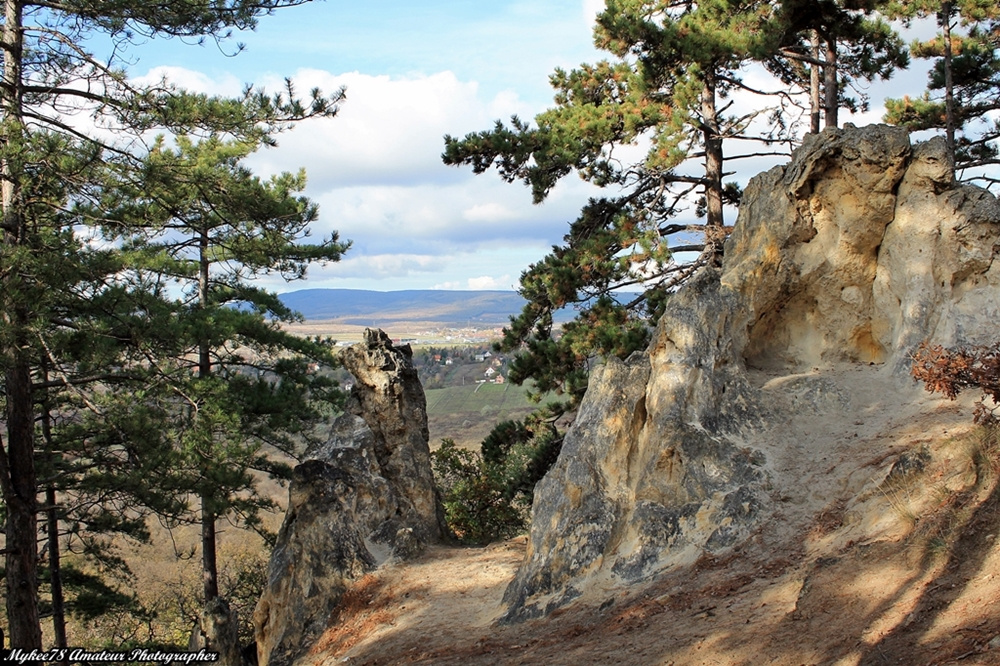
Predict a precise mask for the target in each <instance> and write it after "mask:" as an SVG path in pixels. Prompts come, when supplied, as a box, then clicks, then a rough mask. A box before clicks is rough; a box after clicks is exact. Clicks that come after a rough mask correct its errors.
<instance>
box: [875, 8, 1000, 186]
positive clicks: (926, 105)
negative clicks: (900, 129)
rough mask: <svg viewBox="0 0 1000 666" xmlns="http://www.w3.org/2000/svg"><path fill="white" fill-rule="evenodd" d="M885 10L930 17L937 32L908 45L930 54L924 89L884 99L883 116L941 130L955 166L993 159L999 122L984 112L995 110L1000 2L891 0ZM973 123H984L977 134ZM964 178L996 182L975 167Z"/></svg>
mask: <svg viewBox="0 0 1000 666" xmlns="http://www.w3.org/2000/svg"><path fill="white" fill-rule="evenodd" d="M888 11H889V12H890V14H891V15H892V16H895V17H898V18H902V19H904V20H907V21H912V20H914V19H922V18H930V17H934V18H935V19H936V21H937V24H938V27H939V29H940V32H939V34H938V35H937V36H936V37H935V38H934V39H931V40H928V41H923V42H921V41H919V40H917V41H914V42H913V44H912V45H911V46H910V49H911V51H912V52H913V54H914V55H915V56H916V57H918V58H933V59H935V62H934V66H933V68H932V69H931V72H930V74H929V82H928V89H929V90H928V91H927V92H926V93H925V94H924V95H923V96H921V97H918V98H910V97H909V96H907V97H904V98H902V99H889V100H886V115H885V120H886V121H887V122H890V123H892V124H895V125H902V126H905V127H907V128H909V129H912V130H924V129H943V130H944V133H945V142H946V144H947V146H948V150H949V152H950V153H951V155H952V156H953V158H954V162H955V167H956V169H959V170H965V169H977V168H978V167H983V166H987V165H990V164H996V163H997V162H998V159H997V155H998V152H1000V151H998V146H997V144H996V143H995V142H996V141H997V139H1000V124H998V123H997V122H996V121H990V120H989V114H991V113H992V112H995V111H997V110H998V109H1000V101H998V99H1000V98H998V91H1000V53H998V46H1000V41H998V35H1000V6H998V5H997V4H996V3H995V2H987V1H986V0H894V1H893V2H891V3H890V4H889V8H888ZM962 29H964V32H963V30H962ZM932 95H933V96H932ZM976 123H982V124H983V125H984V127H983V128H982V129H981V130H980V131H979V133H978V134H976V133H975V130H974V129H973V126H974V125H975V124H976ZM970 180H982V181H985V182H986V183H989V184H992V183H995V182H998V181H997V180H996V179H994V178H992V177H990V176H988V175H983V174H981V173H979V172H978V171H977V172H974V173H973V174H972V176H971V178H970Z"/></svg>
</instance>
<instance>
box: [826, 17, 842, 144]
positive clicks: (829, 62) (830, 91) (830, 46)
mask: <svg viewBox="0 0 1000 666" xmlns="http://www.w3.org/2000/svg"><path fill="white" fill-rule="evenodd" d="M823 92H824V94H825V102H826V104H825V108H824V120H825V121H826V122H825V124H824V127H837V110H838V109H839V108H840V90H839V87H838V85H837V39H836V38H835V37H827V38H826V65H825V66H824V67H823Z"/></svg>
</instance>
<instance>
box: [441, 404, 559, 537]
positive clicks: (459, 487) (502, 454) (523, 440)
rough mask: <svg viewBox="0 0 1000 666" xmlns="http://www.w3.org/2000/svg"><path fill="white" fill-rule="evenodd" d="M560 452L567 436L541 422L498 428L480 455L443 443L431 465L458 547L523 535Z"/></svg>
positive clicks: (537, 420) (502, 423)
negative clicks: (541, 486) (536, 494)
mask: <svg viewBox="0 0 1000 666" xmlns="http://www.w3.org/2000/svg"><path fill="white" fill-rule="evenodd" d="M561 446H562V436H561V435H560V434H559V433H558V432H557V431H556V429H555V428H554V427H553V426H552V425H551V424H549V423H545V422H544V421H541V420H539V419H537V418H534V419H528V420H527V421H523V422H522V421H503V422H501V423H499V424H497V426H496V427H495V428H494V429H493V431H492V432H491V433H490V435H489V436H488V437H487V438H486V439H485V440H484V441H483V443H482V445H481V447H480V450H479V451H478V452H477V451H471V450H468V449H463V448H460V447H458V446H456V445H455V442H454V441H452V440H448V439H446V440H444V441H442V443H441V447H440V448H438V449H437V450H436V451H432V452H431V465H432V467H433V470H434V477H435V481H436V482H437V484H438V487H439V489H440V490H441V498H442V504H443V505H444V510H445V520H446V521H447V523H448V526H449V528H450V529H451V530H452V532H453V533H454V534H455V536H456V537H457V538H458V539H459V541H461V542H463V543H469V544H486V543H490V542H491V541H498V540H502V539H508V538H510V537H512V536H516V535H517V534H520V533H521V532H523V531H524V529H525V528H526V527H527V521H528V514H529V511H530V508H531V501H532V495H533V493H534V488H535V484H536V483H537V482H538V481H540V480H541V478H542V477H543V476H545V472H547V471H548V469H549V468H550V467H551V466H552V463H554V462H555V459H556V457H557V456H558V455H559V449H560V448H561Z"/></svg>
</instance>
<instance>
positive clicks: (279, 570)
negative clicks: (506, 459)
mask: <svg viewBox="0 0 1000 666" xmlns="http://www.w3.org/2000/svg"><path fill="white" fill-rule="evenodd" d="M344 363H345V365H346V367H347V368H348V369H349V370H350V371H351V372H352V374H354V376H355V378H356V379H357V381H356V383H355V386H354V389H353V392H352V395H351V398H350V400H349V403H348V409H347V413H345V414H343V415H342V416H340V417H338V418H337V419H336V420H335V421H334V423H333V428H332V433H331V436H330V439H329V440H328V441H327V442H326V443H325V444H324V445H322V446H320V447H317V448H316V449H314V450H312V451H310V452H309V453H308V454H307V459H306V460H304V461H303V462H302V463H301V464H300V465H298V466H296V468H295V470H294V472H293V478H292V483H291V487H290V488H289V501H288V510H287V513H286V514H285V520H284V523H283V524H282V526H281V530H280V532H279V533H278V539H277V542H276V544H275V547H274V550H273V552H272V554H271V561H270V563H269V565H268V581H267V587H266V589H265V591H264V594H263V596H262V597H261V599H260V601H259V603H258V604H257V608H256V610H255V612H254V623H255V626H256V639H257V645H258V658H259V663H260V665H261V666H268V665H271V666H274V665H281V666H283V665H285V664H291V663H293V662H294V661H295V659H296V658H297V657H298V656H300V655H301V654H302V653H304V651H306V650H307V649H308V647H309V646H310V645H311V643H312V642H313V641H315V640H316V639H317V638H318V637H319V636H320V635H321V634H322V633H323V631H324V630H325V629H326V628H327V626H328V623H329V621H330V617H331V615H332V614H333V613H334V611H335V610H336V608H337V605H338V604H339V602H340V599H341V597H342V596H343V594H344V593H345V592H346V591H347V589H348V588H349V587H350V585H351V584H352V583H353V582H354V581H356V580H358V579H359V578H361V577H362V576H364V575H365V574H367V573H369V572H371V571H373V570H374V569H375V568H376V567H378V566H379V565H381V564H382V563H384V562H387V561H390V560H400V559H407V558H410V557H413V556H415V555H417V554H419V553H420V552H421V550H422V548H423V546H424V545H426V544H427V543H430V542H433V541H437V540H439V539H440V538H441V535H442V534H443V531H442V524H443V523H442V521H441V520H440V515H441V509H440V503H439V501H438V498H437V495H436V492H435V490H434V485H433V477H432V475H431V469H430V452H429V447H428V441H427V417H426V406H425V405H426V402H425V398H424V394H423V389H422V388H421V387H420V383H419V381H418V379H417V374H416V371H415V370H414V368H413V364H412V360H411V353H410V349H409V347H408V346H406V347H402V348H396V347H393V346H392V344H391V342H390V341H389V339H388V337H387V336H386V335H385V334H384V333H383V332H382V331H372V330H367V331H365V340H364V342H362V343H359V344H357V345H354V346H353V347H351V348H350V349H348V350H346V351H345V353H344Z"/></svg>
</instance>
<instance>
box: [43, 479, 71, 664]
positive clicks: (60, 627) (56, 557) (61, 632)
mask: <svg viewBox="0 0 1000 666" xmlns="http://www.w3.org/2000/svg"><path fill="white" fill-rule="evenodd" d="M45 504H46V507H45V516H46V519H45V522H46V527H47V528H48V537H49V539H48V541H49V546H48V548H49V578H50V579H51V580H52V583H51V586H52V633H53V638H54V640H53V646H54V647H57V648H64V647H66V605H65V603H64V599H63V589H62V569H61V564H60V560H61V553H60V552H59V515H58V511H57V509H56V490H55V488H52V487H49V488H46V489H45ZM65 663H68V662H65Z"/></svg>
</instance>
